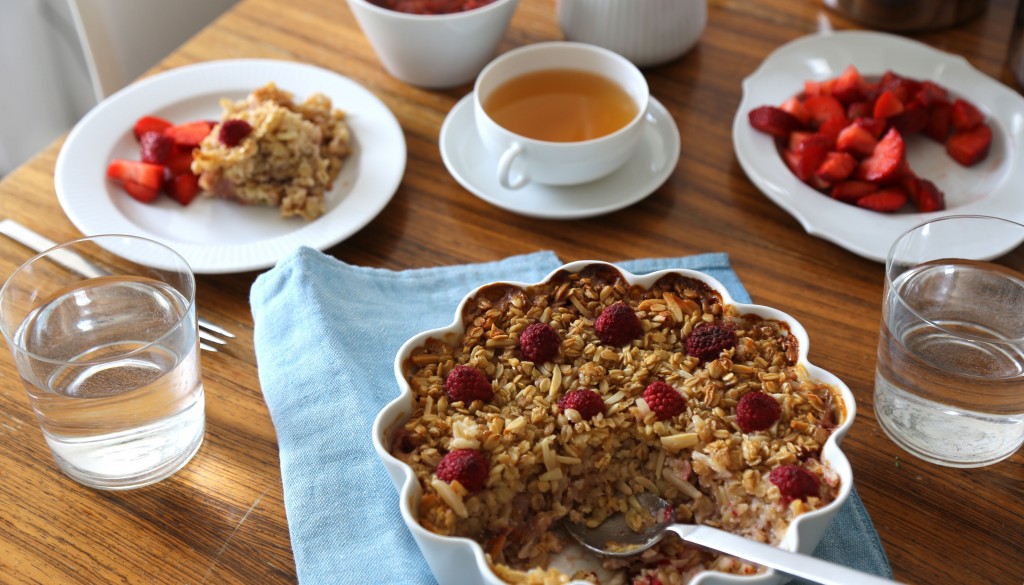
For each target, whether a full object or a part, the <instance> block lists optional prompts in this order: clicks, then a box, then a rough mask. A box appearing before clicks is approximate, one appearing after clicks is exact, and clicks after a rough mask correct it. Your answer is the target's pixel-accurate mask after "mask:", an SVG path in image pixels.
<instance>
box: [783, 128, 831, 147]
mask: <svg viewBox="0 0 1024 585" xmlns="http://www.w3.org/2000/svg"><path fill="white" fill-rule="evenodd" d="M805 140H817V141H822V140H824V139H823V138H822V137H821V136H819V135H818V134H817V133H815V132H804V131H799V130H798V131H796V132H793V133H792V134H790V135H789V142H788V147H789V149H790V150H798V149H800V148H801V146H800V143H802V142H803V141H805Z"/></svg>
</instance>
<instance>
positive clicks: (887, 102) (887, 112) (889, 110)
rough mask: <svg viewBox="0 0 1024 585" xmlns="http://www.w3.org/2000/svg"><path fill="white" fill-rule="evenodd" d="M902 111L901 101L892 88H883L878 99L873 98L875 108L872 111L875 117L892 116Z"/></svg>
mask: <svg viewBox="0 0 1024 585" xmlns="http://www.w3.org/2000/svg"><path fill="white" fill-rule="evenodd" d="M901 113H903V102H901V101H900V98H899V97H897V96H896V93H895V92H893V91H892V90H885V91H883V92H882V94H881V95H879V96H878V99H877V100H875V110H874V112H873V115H874V117H876V118H882V119H885V118H892V117H893V116H895V115H897V114H901Z"/></svg>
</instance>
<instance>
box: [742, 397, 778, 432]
mask: <svg viewBox="0 0 1024 585" xmlns="http://www.w3.org/2000/svg"><path fill="white" fill-rule="evenodd" d="M780 416H782V407H781V406H779V401H778V400H775V399H774V398H772V397H771V396H769V395H768V394H765V393H764V392H748V393H746V394H744V395H743V397H742V398H740V401H739V402H738V403H737V404H736V424H738V425H739V426H740V429H742V430H743V432H744V433H752V432H754V431H763V430H765V429H767V428H770V427H771V426H772V425H773V424H775V421H777V420H779V417H780Z"/></svg>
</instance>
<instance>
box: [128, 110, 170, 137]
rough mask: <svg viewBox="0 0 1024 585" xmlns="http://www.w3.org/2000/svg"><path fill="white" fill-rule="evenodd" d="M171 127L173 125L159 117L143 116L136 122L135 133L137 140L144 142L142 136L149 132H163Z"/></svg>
mask: <svg viewBox="0 0 1024 585" xmlns="http://www.w3.org/2000/svg"><path fill="white" fill-rule="evenodd" d="M171 126H173V124H171V123H170V122H168V121H167V120H164V119H163V118H161V117H159V116H143V117H141V118H139V119H138V120H136V122H135V127H134V128H133V131H134V132H135V139H136V140H142V136H143V135H144V134H146V133H147V132H163V131H164V130H166V129H168V128H170V127H171Z"/></svg>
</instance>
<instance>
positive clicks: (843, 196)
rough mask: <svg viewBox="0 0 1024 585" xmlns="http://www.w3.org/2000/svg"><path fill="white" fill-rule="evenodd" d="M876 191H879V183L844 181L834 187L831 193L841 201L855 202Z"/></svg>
mask: <svg viewBox="0 0 1024 585" xmlns="http://www.w3.org/2000/svg"><path fill="white" fill-rule="evenodd" d="M875 191H878V185H876V184H875V183H870V182H868V181H843V182H842V183H838V184H836V185H835V186H834V187H832V192H831V193H829V195H831V196H832V198H833V199H838V200H839V201H845V202H846V203H855V202H856V201H857V200H858V199H860V198H861V197H863V196H865V195H870V194H872V193H874V192H875Z"/></svg>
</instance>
